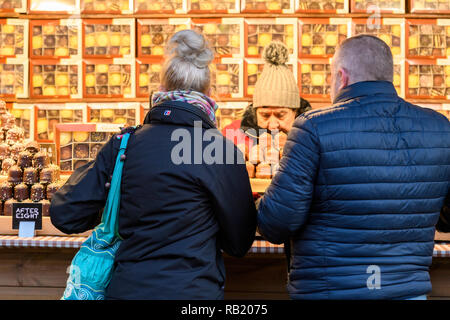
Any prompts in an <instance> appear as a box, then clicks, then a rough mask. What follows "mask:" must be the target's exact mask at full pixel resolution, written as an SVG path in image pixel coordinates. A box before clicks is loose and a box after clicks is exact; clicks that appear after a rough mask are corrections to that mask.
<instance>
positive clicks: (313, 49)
mask: <svg viewBox="0 0 450 320" xmlns="http://www.w3.org/2000/svg"><path fill="white" fill-rule="evenodd" d="M350 30H351V19H347V18H325V19H300V20H299V27H298V33H299V46H300V47H299V56H300V57H306V58H312V57H321V58H326V57H332V56H333V55H334V52H335V50H336V46H338V45H339V44H340V43H341V42H342V41H344V40H345V39H347V38H348V37H349V36H350Z"/></svg>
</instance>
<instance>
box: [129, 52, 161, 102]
mask: <svg viewBox="0 0 450 320" xmlns="http://www.w3.org/2000/svg"><path fill="white" fill-rule="evenodd" d="M162 65H163V60H162V59H158V58H142V59H136V87H137V91H136V96H137V97H148V96H150V95H151V93H152V92H153V91H157V90H158V89H159V86H160V85H161V69H162Z"/></svg>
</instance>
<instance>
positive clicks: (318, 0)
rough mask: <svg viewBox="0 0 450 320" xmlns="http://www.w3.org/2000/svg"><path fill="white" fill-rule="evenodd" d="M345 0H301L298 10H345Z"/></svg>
mask: <svg viewBox="0 0 450 320" xmlns="http://www.w3.org/2000/svg"><path fill="white" fill-rule="evenodd" d="M344 2H345V0H299V4H298V11H300V12H308V11H309V12H320V11H325V12H327V11H332V12H335V11H337V10H344V8H345V6H344Z"/></svg>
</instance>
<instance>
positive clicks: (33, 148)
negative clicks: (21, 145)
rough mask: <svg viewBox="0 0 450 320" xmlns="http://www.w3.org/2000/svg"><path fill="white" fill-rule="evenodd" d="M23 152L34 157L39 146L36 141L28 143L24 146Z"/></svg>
mask: <svg viewBox="0 0 450 320" xmlns="http://www.w3.org/2000/svg"><path fill="white" fill-rule="evenodd" d="M25 151H28V152H30V153H31V154H32V155H33V157H34V155H35V154H36V153H38V152H39V144H38V143H37V142H36V141H29V142H27V143H26V144H25Z"/></svg>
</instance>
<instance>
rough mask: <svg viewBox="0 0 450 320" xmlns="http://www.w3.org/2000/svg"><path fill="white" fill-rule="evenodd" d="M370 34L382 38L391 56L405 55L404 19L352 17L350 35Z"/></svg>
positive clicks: (400, 56) (401, 56) (399, 56)
mask: <svg viewBox="0 0 450 320" xmlns="http://www.w3.org/2000/svg"><path fill="white" fill-rule="evenodd" d="M359 34H371V35H374V36H377V37H378V38H380V39H381V40H383V41H384V42H385V43H386V44H387V45H388V46H389V47H390V48H391V52H392V56H393V57H397V58H403V57H405V19H403V18H380V19H352V36H356V35H359Z"/></svg>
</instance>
